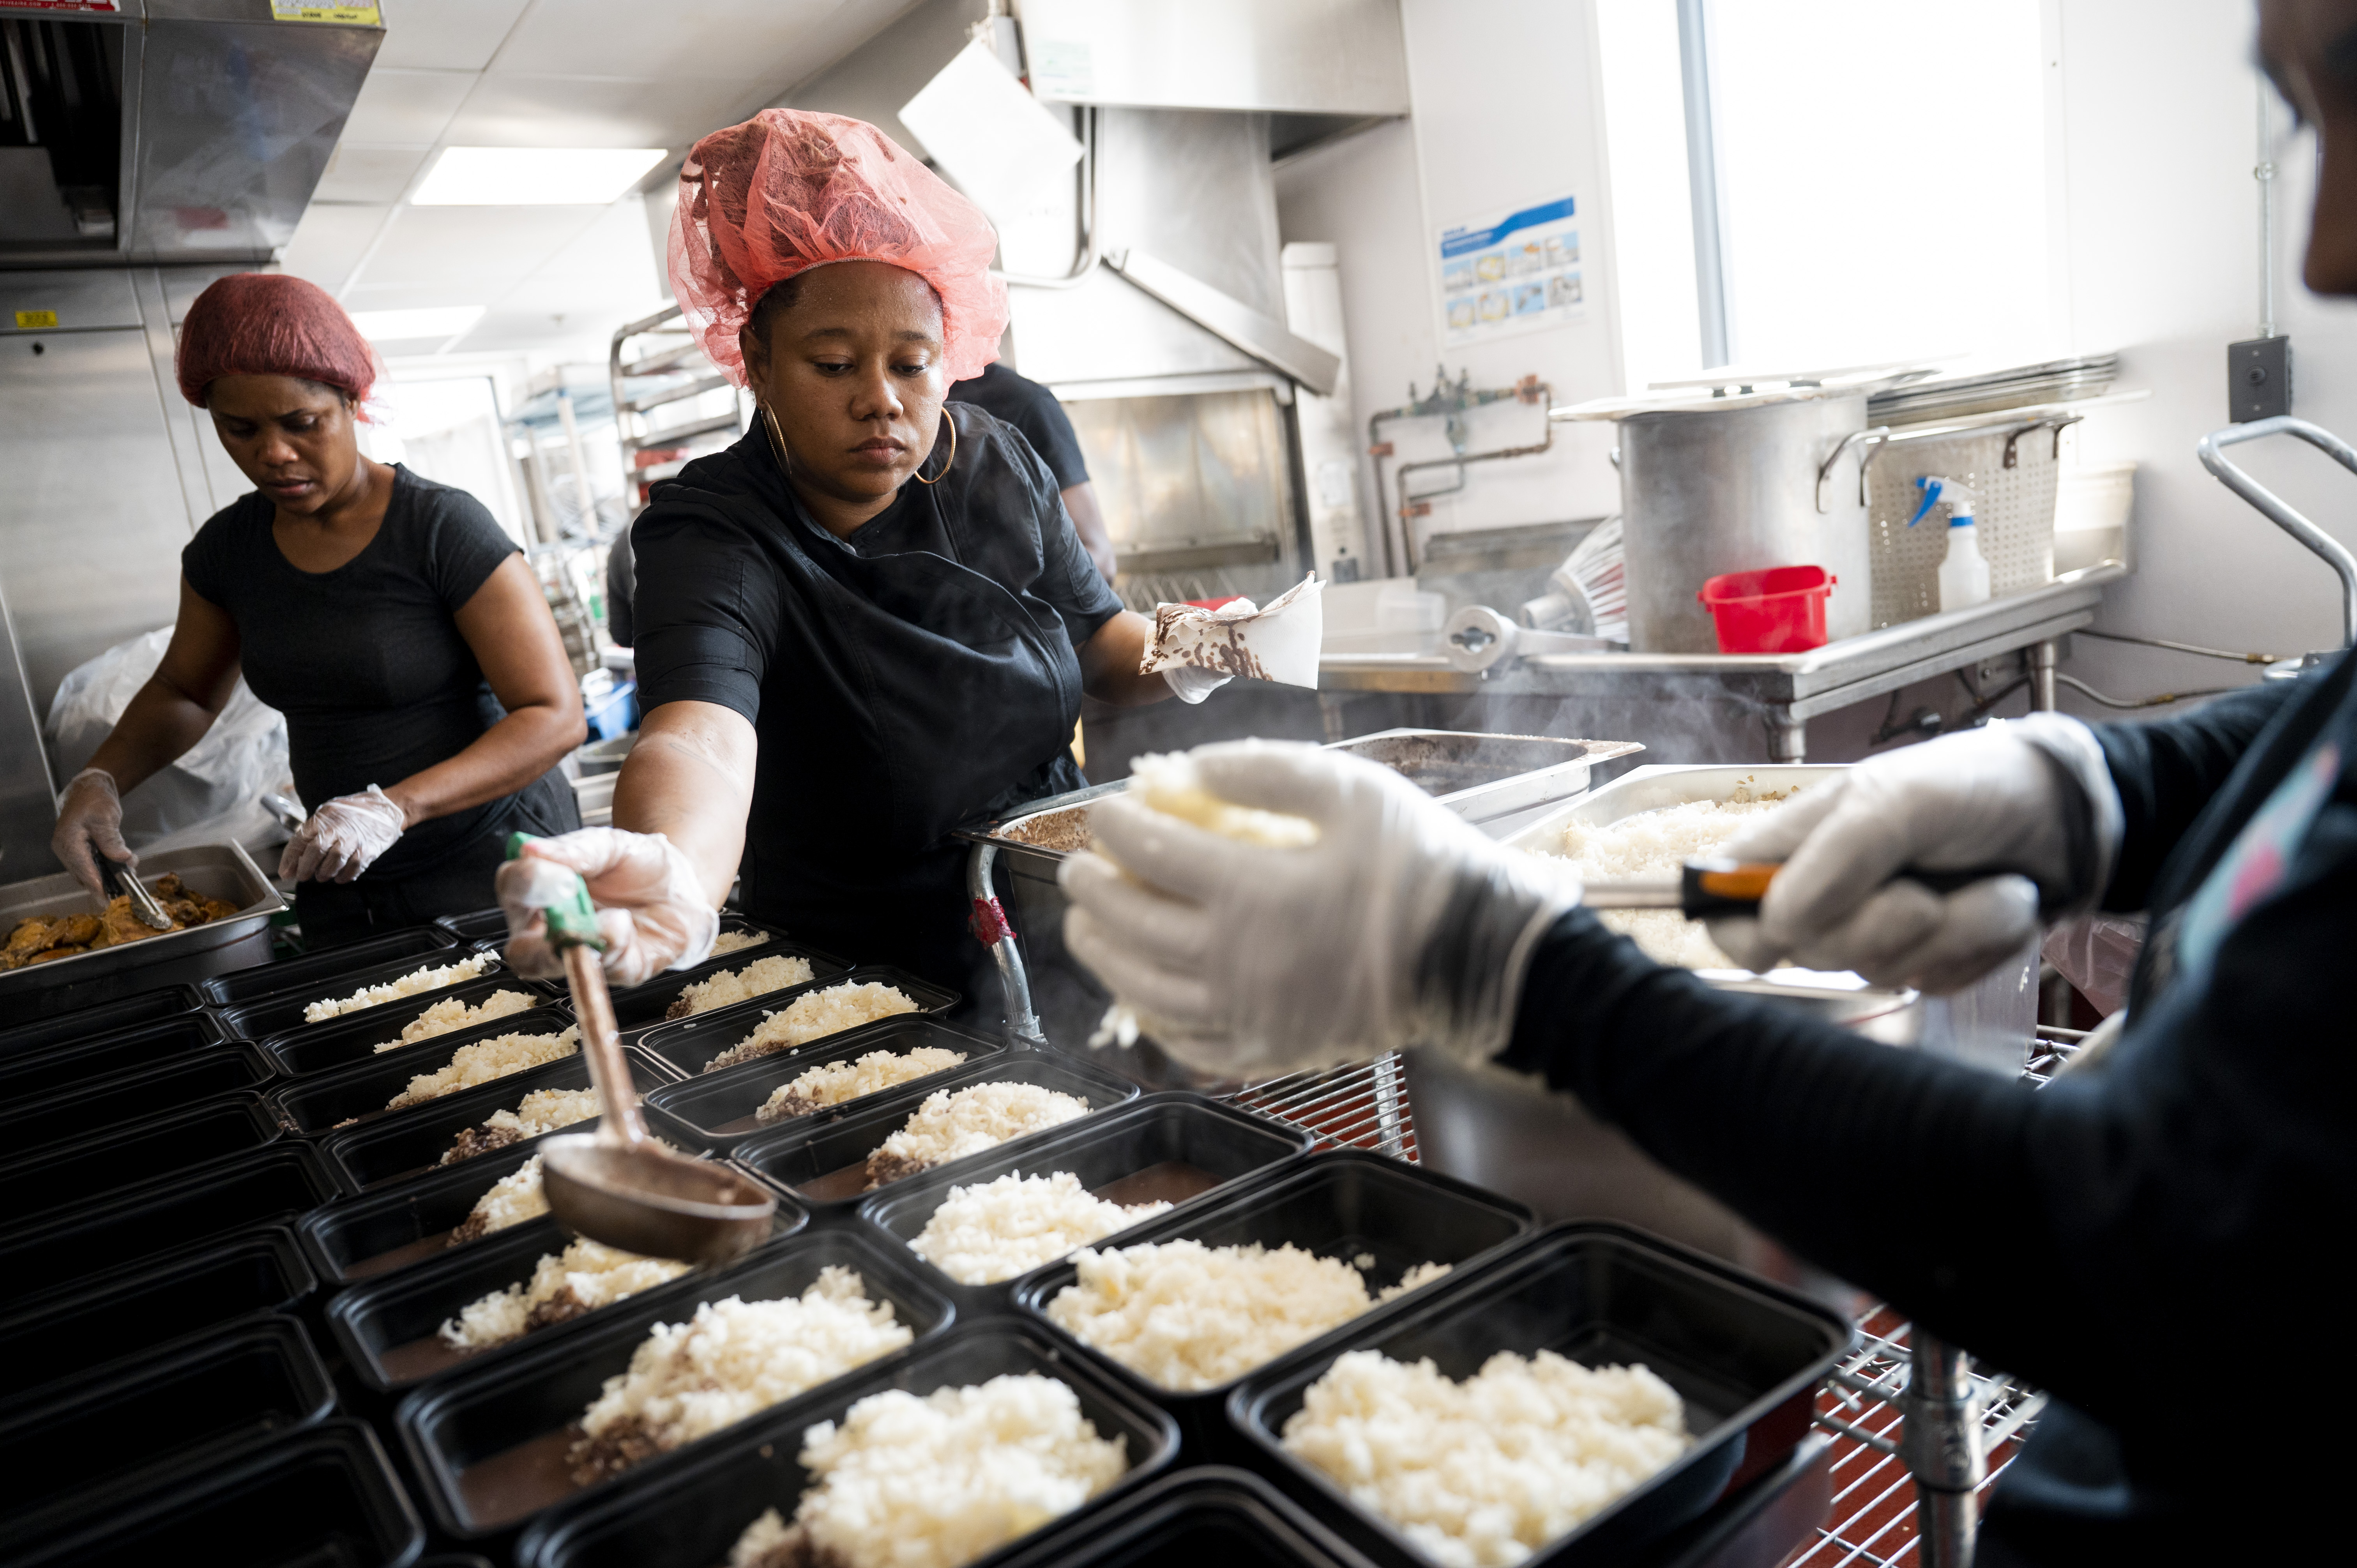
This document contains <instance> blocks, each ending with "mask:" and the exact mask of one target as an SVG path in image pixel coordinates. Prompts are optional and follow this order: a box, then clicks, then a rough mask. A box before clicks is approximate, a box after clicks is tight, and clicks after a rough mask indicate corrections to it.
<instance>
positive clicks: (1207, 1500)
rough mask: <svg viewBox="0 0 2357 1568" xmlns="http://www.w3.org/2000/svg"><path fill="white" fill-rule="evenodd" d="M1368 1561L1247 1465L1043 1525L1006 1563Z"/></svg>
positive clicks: (1225, 1566)
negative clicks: (1047, 1527)
mask: <svg viewBox="0 0 2357 1568" xmlns="http://www.w3.org/2000/svg"><path fill="white" fill-rule="evenodd" d="M1211 1564H1216V1565H1217V1568H1368V1563H1367V1560H1366V1559H1365V1558H1363V1557H1361V1556H1360V1555H1359V1554H1358V1553H1357V1552H1353V1551H1352V1550H1351V1548H1350V1546H1349V1545H1348V1544H1346V1543H1345V1542H1344V1541H1342V1539H1341V1538H1340V1536H1338V1535H1336V1534H1335V1533H1334V1532H1333V1531H1332V1530H1328V1529H1327V1528H1326V1527H1325V1526H1324V1525H1322V1524H1319V1523H1318V1521H1317V1520H1314V1519H1312V1518H1310V1517H1309V1515H1308V1514H1307V1513H1305V1512H1303V1511H1302V1510H1301V1509H1300V1508H1299V1507H1298V1506H1297V1505H1296V1504H1295V1503H1294V1502H1293V1500H1292V1499H1291V1498H1287V1497H1286V1496H1285V1494H1284V1493H1282V1492H1280V1491H1278V1490H1277V1489H1276V1488H1275V1487H1272V1486H1270V1485H1269V1484H1268V1483H1267V1482H1266V1481H1264V1480H1262V1479H1261V1478H1260V1477H1258V1476H1255V1475H1253V1474H1252V1473H1250V1472H1249V1471H1245V1470H1236V1469H1230V1468H1228V1467H1226V1466H1218V1465H1204V1466H1198V1467H1197V1468H1195V1469H1192V1470H1181V1471H1179V1473H1178V1474H1176V1475H1173V1476H1165V1477H1163V1478H1162V1479H1160V1480H1158V1481H1157V1482H1155V1483H1154V1484H1153V1485H1152V1486H1150V1487H1146V1488H1145V1489H1144V1490H1142V1491H1138V1492H1135V1493H1132V1494H1131V1495H1130V1496H1129V1497H1127V1498H1124V1499H1122V1500H1121V1501H1120V1502H1117V1503H1115V1504H1114V1505H1113V1506H1112V1507H1110V1508H1108V1509H1105V1510H1104V1511H1103V1512H1102V1513H1099V1514H1094V1515H1092V1516H1090V1517H1088V1518H1085V1519H1082V1520H1077V1521H1075V1522H1074V1523H1072V1524H1071V1525H1067V1526H1063V1527H1060V1528H1056V1529H1052V1530H1047V1531H1043V1532H1042V1533H1041V1534H1040V1535H1039V1536H1038V1537H1036V1538H1034V1540H1033V1541H1029V1542H1027V1543H1026V1544H1025V1545H1024V1546H1023V1548H1022V1549H1021V1550H1019V1551H1017V1552H1015V1553H1014V1554H1013V1555H1011V1556H1010V1557H1008V1558H1007V1559H1006V1568H1209V1565H1211Z"/></svg>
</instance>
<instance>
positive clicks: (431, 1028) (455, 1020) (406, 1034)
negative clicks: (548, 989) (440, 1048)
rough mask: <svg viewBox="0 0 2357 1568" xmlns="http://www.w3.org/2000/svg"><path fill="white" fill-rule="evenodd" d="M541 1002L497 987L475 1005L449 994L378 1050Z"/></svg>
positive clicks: (508, 1014)
mask: <svg viewBox="0 0 2357 1568" xmlns="http://www.w3.org/2000/svg"><path fill="white" fill-rule="evenodd" d="M540 1003H541V999H540V998H539V997H537V996H533V995H530V994H527V993H524V992H522V991H494V992H492V993H490V995H489V996H486V997H484V998H483V999H482V1000H481V1001H480V1002H478V1003H476V1004H474V1005H473V1006H471V1007H470V1006H468V1004H466V1003H465V1002H464V1001H462V1000H460V999H459V998H457V997H456V996H446V997H444V998H443V999H442V1000H441V1001H439V1002H436V1004H434V1005H433V1006H431V1007H428V1008H427V1009H426V1010H425V1012H423V1013H420V1014H419V1015H417V1016H416V1017H415V1018H414V1019H413V1020H411V1022H410V1023H409V1025H408V1026H407V1027H405V1028H404V1029H403V1030H402V1031H401V1038H399V1039H397V1040H387V1041H385V1042H384V1044H382V1045H381V1046H379V1047H377V1051H378V1053H379V1054H380V1055H382V1053H384V1052H386V1051H397V1050H399V1049H401V1047H404V1046H414V1045H415V1044H416V1043H417V1042H418V1041H420V1040H430V1039H432V1038H433V1037H434V1036H436V1035H447V1034H449V1033H451V1032H452V1031H454V1030H457V1029H471V1028H473V1027H474V1026H476V1025H478V1024H488V1023H490V1021H491V1020H492V1019H494V1018H511V1017H513V1016H514V1015H517V1014H518V1013H529V1012H531V1011H532V1010H533V1008H535V1007H537V1006H539V1005H540Z"/></svg>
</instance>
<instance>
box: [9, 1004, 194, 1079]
mask: <svg viewBox="0 0 2357 1568" xmlns="http://www.w3.org/2000/svg"><path fill="white" fill-rule="evenodd" d="M199 1002H200V999H199V997H198V995H197V988H196V987H195V986H193V985H166V986H161V987H158V988H157V989H156V990H154V991H143V992H141V993H139V994H138V995H136V996H125V997H124V998H122V999H121V1000H120V1001H115V1002H102V1003H99V1004H97V1005H96V1006H92V1007H84V1008H82V1009H81V1010H80V1011H79V1012H72V1013H60V1014H59V1015H56V1016H55V1017H48V1018H39V1019H36V1020H34V1021H32V1022H29V1023H17V1022H10V1023H8V1024H7V1025H6V1026H0V1063H8V1062H10V1061H11V1060H12V1059H13V1058H16V1056H17V1055H19V1054H20V1053H22V1052H25V1051H38V1050H40V1049H41V1048H43V1047H47V1046H64V1045H73V1044H77V1043H79V1042H81V1041H84V1040H91V1039H95V1038H97V1037H98V1036H101V1035H112V1034H114V1033H115V1032H117V1031H118V1030H123V1029H132V1028H136V1027H138V1026H141V1025H143V1024H160V1023H163V1022H164V1021H165V1020H167V1019H170V1018H185V1017H188V1015H191V1014H194V1013H195V1012H196V1010H197V1008H198V1006H199Z"/></svg>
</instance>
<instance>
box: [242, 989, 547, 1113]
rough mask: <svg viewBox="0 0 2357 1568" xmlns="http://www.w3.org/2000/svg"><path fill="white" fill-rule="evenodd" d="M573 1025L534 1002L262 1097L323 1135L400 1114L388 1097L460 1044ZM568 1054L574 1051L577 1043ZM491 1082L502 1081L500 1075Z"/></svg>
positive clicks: (443, 1061) (440, 1064)
mask: <svg viewBox="0 0 2357 1568" xmlns="http://www.w3.org/2000/svg"><path fill="white" fill-rule="evenodd" d="M572 1026H573V1016H572V1015H571V1014H570V1013H569V1012H561V1011H559V1010H558V1009H556V1008H554V1007H535V1008H533V1010H532V1011H531V1012H529V1013H522V1014H516V1015H511V1016H509V1017H505V1018H494V1019H492V1020H491V1021H490V1023H488V1024H477V1025H475V1026H472V1027H471V1028H466V1029H453V1030H451V1031H450V1032H449V1033H448V1034H447V1035H435V1036H429V1037H428V1038H426V1039H423V1040H420V1041H418V1042H417V1043H416V1044H415V1045H413V1046H401V1047H395V1048H394V1049H393V1050H389V1051H378V1052H375V1053H372V1054H371V1055H370V1056H368V1057H366V1058H361V1059H360V1060H357V1061H352V1062H348V1063H346V1064H345V1065H344V1066H342V1067H339V1068H330V1069H328V1070H327V1071H325V1072H317V1073H310V1074H307V1075H306V1076H304V1077H302V1078H298V1079H294V1080H292V1081H291V1082H281V1083H279V1084H278V1085H277V1086H276V1087H274V1089H272V1090H270V1092H269V1094H268V1096H267V1098H268V1100H269V1101H270V1104H271V1106H272V1108H273V1109H274V1110H275V1111H276V1112H277V1113H278V1115H279V1118H280V1119H281V1121H283V1122H285V1125H286V1126H287V1128H288V1129H289V1130H291V1131H294V1132H297V1133H306V1134H309V1135H311V1136H324V1135H326V1134H327V1133H333V1132H336V1131H339V1130H340V1129H341V1128H342V1127H343V1125H344V1124H345V1123H346V1122H372V1121H375V1120H376V1119H377V1118H379V1117H381V1116H391V1115H397V1114H399V1112H393V1111H391V1110H388V1109H387V1107H388V1106H389V1105H390V1104H391V1102H392V1101H393V1100H395V1099H397V1098H398V1097H400V1096H401V1095H403V1094H404V1093H406V1092H408V1090H409V1084H410V1080H411V1079H414V1078H417V1077H420V1076H422V1075H424V1074H426V1073H433V1072H438V1071H440V1070H441V1069H444V1068H446V1067H448V1066H449V1065H450V1061H451V1058H454V1057H455V1056H457V1054H458V1051H459V1050H460V1048H461V1047H466V1046H471V1045H478V1044H479V1043H481V1042H482V1041H485V1040H494V1039H498V1038H500V1036H505V1035H524V1036H533V1037H537V1038H542V1039H545V1038H548V1037H550V1036H556V1035H561V1034H563V1033H564V1032H565V1030H566V1029H568V1028H571V1027H572ZM572 1055H573V1056H578V1055H579V1047H578V1045H577V1044H576V1047H575V1049H574V1051H573V1053H572ZM569 1059H571V1058H570V1057H558V1058H554V1061H565V1060H569ZM550 1065H552V1063H551V1062H541V1063H538V1064H536V1066H539V1067H547V1066H550ZM530 1071H533V1068H524V1069H520V1072H518V1073H510V1074H508V1075H507V1077H509V1078H514V1077H519V1076H521V1073H522V1072H530ZM496 1081H500V1082H504V1081H505V1079H498V1080H496ZM477 1087H480V1086H477ZM419 1103H421V1104H423V1103H425V1102H424V1101H420V1102H419ZM410 1109H412V1108H411V1107H409V1106H406V1105H404V1106H403V1107H402V1110H403V1111H407V1110H410Z"/></svg>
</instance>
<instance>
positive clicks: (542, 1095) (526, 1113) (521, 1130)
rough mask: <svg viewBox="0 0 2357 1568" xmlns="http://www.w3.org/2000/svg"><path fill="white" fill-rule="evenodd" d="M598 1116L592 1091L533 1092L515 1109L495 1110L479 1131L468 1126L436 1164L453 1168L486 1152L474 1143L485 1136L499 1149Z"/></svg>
mask: <svg viewBox="0 0 2357 1568" xmlns="http://www.w3.org/2000/svg"><path fill="white" fill-rule="evenodd" d="M597 1113H598V1104H597V1090H594V1089H535V1090H533V1091H532V1092H531V1093H530V1094H527V1095H525V1096H524V1097H523V1098H522V1100H520V1101H516V1108H515V1109H514V1110H512V1111H494V1112H491V1113H490V1115H489V1116H486V1117H484V1118H483V1121H482V1124H481V1126H480V1127H479V1128H476V1127H469V1128H468V1129H467V1131H466V1132H464V1133H460V1134H459V1135H458V1141H457V1143H456V1144H453V1145H452V1146H451V1148H450V1150H449V1152H448V1153H447V1154H446V1155H443V1156H442V1158H441V1160H440V1162H439V1163H440V1164H442V1165H456V1164H457V1162H458V1161H460V1160H466V1159H472V1158H473V1157H474V1156H475V1155H479V1154H482V1153H485V1152H486V1151H485V1149H484V1148H483V1147H481V1146H479V1144H478V1143H477V1140H479V1139H481V1138H482V1135H483V1134H486V1133H488V1134H490V1137H489V1138H488V1140H486V1141H487V1142H488V1144H489V1145H490V1147H491V1148H499V1147H500V1146H502V1145H504V1144H514V1143H521V1142H522V1140H524V1139H526V1138H537V1137H539V1136H540V1135H541V1134H542V1133H554V1132H555V1131H556V1130H557V1129H558V1128H560V1127H570V1126H572V1125H573V1124H574V1123H575V1122H587V1120H589V1118H591V1117H592V1116H595V1115H597Z"/></svg>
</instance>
